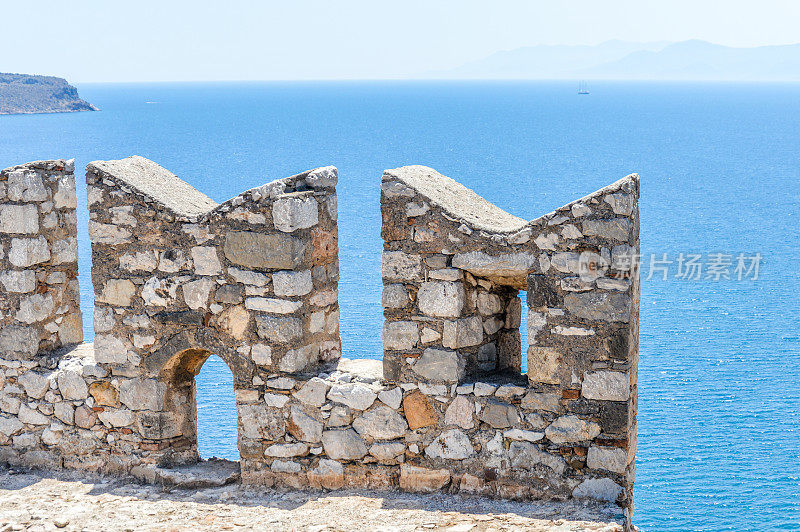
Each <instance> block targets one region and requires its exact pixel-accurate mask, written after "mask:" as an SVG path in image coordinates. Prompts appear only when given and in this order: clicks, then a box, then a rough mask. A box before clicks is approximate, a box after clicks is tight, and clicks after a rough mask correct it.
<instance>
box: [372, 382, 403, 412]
mask: <svg viewBox="0 0 800 532" xmlns="http://www.w3.org/2000/svg"><path fill="white" fill-rule="evenodd" d="M378 399H380V400H381V401H383V403H384V404H386V405H388V406H389V408H392V409H394V410H398V409H399V408H400V403H401V402H402V400H403V390H402V389H401V388H400V387H399V386H398V387H395V388H392V389H390V390H382V391H381V392H379V393H378Z"/></svg>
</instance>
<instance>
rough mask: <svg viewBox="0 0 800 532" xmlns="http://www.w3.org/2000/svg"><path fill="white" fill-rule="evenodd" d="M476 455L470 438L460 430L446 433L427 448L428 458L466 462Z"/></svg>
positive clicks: (451, 430)
mask: <svg viewBox="0 0 800 532" xmlns="http://www.w3.org/2000/svg"><path fill="white" fill-rule="evenodd" d="M474 454H475V449H473V448H472V443H471V442H470V441H469V437H468V436H467V435H466V434H464V433H463V432H461V431H460V430H458V429H450V430H446V431H444V432H443V433H442V434H440V435H439V437H437V438H436V439H435V440H433V442H432V443H431V444H430V445H428V446H427V447H426V448H425V455H426V456H427V457H428V458H444V459H447V460H466V459H467V458H469V457H471V456H472V455H474Z"/></svg>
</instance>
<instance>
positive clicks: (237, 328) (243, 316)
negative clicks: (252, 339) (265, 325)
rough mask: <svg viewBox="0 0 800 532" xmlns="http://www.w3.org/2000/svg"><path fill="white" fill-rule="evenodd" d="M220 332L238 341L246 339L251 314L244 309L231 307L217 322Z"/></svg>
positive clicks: (223, 312)
mask: <svg viewBox="0 0 800 532" xmlns="http://www.w3.org/2000/svg"><path fill="white" fill-rule="evenodd" d="M216 323H217V325H218V326H219V328H220V330H222V331H223V332H224V333H226V334H229V335H230V336H232V337H234V338H236V339H239V340H241V339H244V336H245V333H246V332H247V328H248V325H249V324H250V313H249V312H247V310H245V309H244V308H243V307H241V306H236V307H229V308H227V309H226V310H224V311H222V313H221V314H220V315H219V318H217V320H216Z"/></svg>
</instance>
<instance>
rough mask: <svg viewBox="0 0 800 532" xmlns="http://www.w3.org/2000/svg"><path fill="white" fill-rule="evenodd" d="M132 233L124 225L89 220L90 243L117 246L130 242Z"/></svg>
mask: <svg viewBox="0 0 800 532" xmlns="http://www.w3.org/2000/svg"><path fill="white" fill-rule="evenodd" d="M132 235H133V233H132V232H131V230H130V229H128V228H126V227H120V226H118V225H113V224H103V223H100V222H95V221H94V220H89V238H91V240H92V244H108V245H110V246H117V245H119V244H125V243H127V242H130V241H131V236H132Z"/></svg>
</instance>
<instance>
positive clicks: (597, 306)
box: [564, 291, 631, 322]
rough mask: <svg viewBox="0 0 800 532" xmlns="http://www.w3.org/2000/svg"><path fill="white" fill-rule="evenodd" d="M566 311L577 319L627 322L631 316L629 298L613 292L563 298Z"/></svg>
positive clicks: (582, 294)
mask: <svg viewBox="0 0 800 532" xmlns="http://www.w3.org/2000/svg"><path fill="white" fill-rule="evenodd" d="M564 306H565V307H566V309H567V311H568V312H570V313H571V314H574V315H575V316H578V317H579V318H583V319H587V320H600V321H623V322H627V321H629V320H630V316H631V298H630V296H628V295H626V294H618V293H613V292H596V291H595V292H584V293H572V294H567V295H566V296H564Z"/></svg>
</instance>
